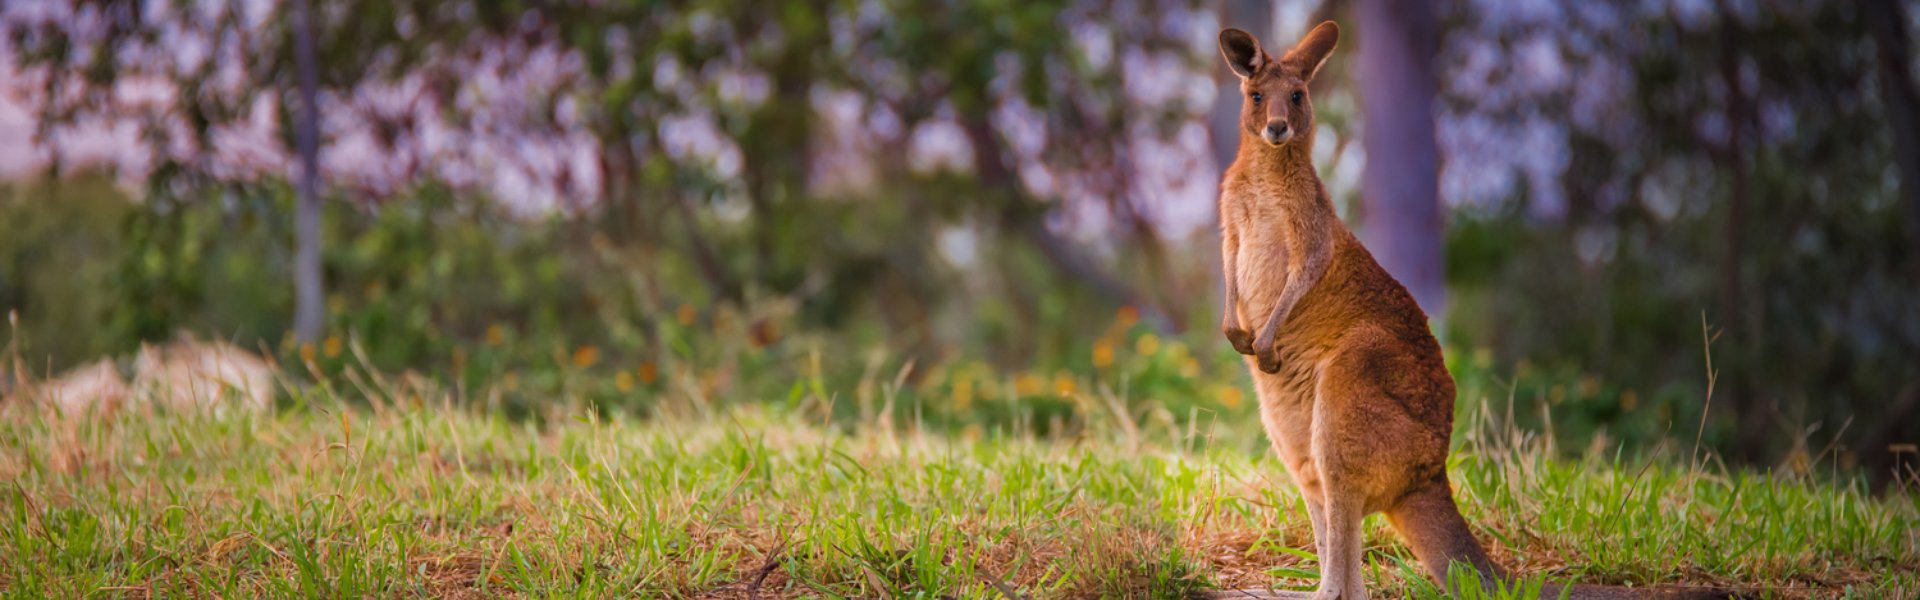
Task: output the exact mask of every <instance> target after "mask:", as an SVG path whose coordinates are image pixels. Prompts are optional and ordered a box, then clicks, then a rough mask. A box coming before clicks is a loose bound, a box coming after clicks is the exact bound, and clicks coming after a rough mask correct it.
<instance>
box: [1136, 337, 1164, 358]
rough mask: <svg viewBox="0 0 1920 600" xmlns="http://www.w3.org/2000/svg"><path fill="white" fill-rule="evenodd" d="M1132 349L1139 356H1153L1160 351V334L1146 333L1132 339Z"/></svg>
mask: <svg viewBox="0 0 1920 600" xmlns="http://www.w3.org/2000/svg"><path fill="white" fill-rule="evenodd" d="M1133 351H1134V352H1135V353H1137V354H1139V355H1141V356H1153V355H1154V353H1156V352H1159V351H1160V336H1157V335H1154V334H1151V333H1149V334H1146V335H1143V336H1140V339H1137V340H1134V341H1133Z"/></svg>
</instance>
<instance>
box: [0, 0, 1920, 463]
mask: <svg viewBox="0 0 1920 600" xmlns="http://www.w3.org/2000/svg"><path fill="white" fill-rule="evenodd" d="M3 6H4V7H3V8H0V30H3V31H4V32H5V37H4V39H3V40H0V312H9V313H11V314H13V315H15V318H16V321H14V324H13V325H11V326H10V328H9V329H8V330H7V333H6V335H7V336H8V337H7V338H6V339H7V340H8V342H7V344H8V347H9V348H10V349H11V351H12V353H13V355H14V356H13V357H12V358H11V364H9V365H7V366H6V370H7V372H8V373H7V374H8V375H9V376H7V377H4V378H0V379H4V382H0V392H4V391H6V390H9V389H14V390H17V389H22V388H24V386H25V385H26V383H25V382H27V381H31V380H36V379H52V378H57V377H59V376H60V374H61V373H63V372H68V371H70V370H72V369H76V368H80V367H83V366H86V365H98V364H101V363H96V362H95V361H100V360H102V359H104V360H106V361H108V362H106V363H104V364H105V365H106V366H107V367H110V368H111V370H113V371H116V372H120V373H128V372H131V371H133V370H135V369H137V368H138V366H137V365H136V364H135V362H136V361H134V360H133V359H132V358H131V357H132V356H133V355H134V353H135V352H136V351H137V350H138V349H139V348H141V347H142V344H160V343H166V342H169V341H170V340H179V339H188V338H194V339H200V340H222V341H225V342H229V343H232V344H235V345H237V346H239V347H242V348H247V349H252V350H255V351H257V352H258V353H260V354H262V355H265V356H267V357H269V358H270V359H271V360H274V361H277V362H278V363H279V364H280V365H281V366H282V367H283V368H284V369H285V370H286V372H288V373H292V374H293V375H292V377H293V379H294V380H295V381H296V382H308V383H313V384H318V385H332V383H329V382H337V381H355V380H357V379H358V378H363V377H379V376H381V374H385V375H387V376H403V377H409V378H414V379H418V380H421V381H427V382H432V384H433V385H440V386H444V387H445V389H448V390H451V393H452V395H453V396H454V397H457V398H460V399H461V400H462V401H463V402H470V403H472V404H474V405H476V406H484V407H487V408H489V409H494V410H500V411H504V412H507V413H510V414H515V415H522V416H527V417H531V418H544V417H545V416H547V415H550V414H551V413H550V412H549V410H548V409H549V407H552V406H561V405H564V406H570V407H578V406H591V407H594V408H595V409H597V410H606V411H625V412H630V413H633V414H639V415H647V414H657V413H661V412H673V411H685V412H694V413H707V412H711V411H715V410H717V408H718V407H724V406H728V405H734V404H773V405H788V406H789V407H790V408H793V409H795V410H803V411H817V412H818V413H820V414H821V415H822V416H823V417H825V418H831V419H840V420H843V421H849V422H851V421H854V420H857V419H864V420H872V419H883V420H886V422H889V423H897V424H899V425H898V426H902V427H926V428H939V429H951V430H953V431H955V432H960V433H963V434H966V435H996V434H1000V433H1004V432H1014V431H1021V432H1034V433H1040V434H1044V435H1056V436H1066V437H1071V436H1073V435H1076V432H1077V431H1081V430H1084V429H1085V428H1086V427H1089V426H1090V424H1091V423H1093V422H1095V421H1103V420H1104V421H1110V422H1118V423H1121V424H1123V427H1125V428H1129V429H1138V428H1143V427H1164V428H1168V429H1179V428H1189V429H1190V428H1193V427H1207V426H1212V424H1216V423H1244V422H1246V421H1247V420H1246V419H1245V417H1246V416H1247V415H1250V414H1251V412H1252V410H1253V407H1252V406H1251V404H1252V400H1251V398H1252V397H1251V392H1250V390H1249V389H1248V388H1247V387H1246V386H1247V383H1246V382H1247V378H1246V376H1245V374H1244V367H1243V366H1242V365H1241V364H1240V362H1239V361H1238V358H1237V356H1236V355H1234V354H1233V353H1232V351H1231V350H1230V349H1229V348H1228V347H1227V345H1226V344H1225V343H1224V341H1222V340H1221V338H1220V336H1219V333H1218V331H1217V324H1218V320H1219V315H1218V310H1219V308H1218V306H1219V305H1218V302H1219V267H1218V264H1217V263H1218V242H1217V238H1216V234H1215V223H1214V215H1213V210H1214V208H1213V206H1214V204H1213V203H1214V195H1215V193H1216V190H1217V185H1218V179H1219V174H1220V172H1221V169H1222V167H1223V166H1224V165H1225V164H1226V163H1227V162H1229V161H1230V160H1231V158H1232V156H1233V152H1234V148H1235V147H1236V145H1237V144H1238V137H1237V135H1238V134H1237V131H1236V130H1235V125H1234V115H1235V112H1236V111H1237V110H1238V107H1239V102H1240V99H1239V97H1238V93H1237V87H1236V85H1237V82H1235V81H1233V80H1232V78H1231V77H1230V76H1229V72H1228V71H1227V69H1225V68H1224V67H1223V65H1222V64H1221V61H1220V59H1219V58H1218V52H1217V50H1216V49H1215V39H1216V38H1215V36H1216V35H1217V33H1218V31H1219V29H1220V28H1222V27H1225V26H1234V27H1240V28H1243V29H1247V30H1249V31H1252V32H1254V33H1255V34H1256V35H1257V36H1259V37H1260V39H1261V40H1262V41H1263V42H1265V43H1266V45H1267V47H1268V48H1269V49H1270V50H1272V51H1276V52H1277V51H1278V50H1279V49H1283V48H1285V47H1287V46H1289V45H1291V43H1292V42H1293V41H1294V40H1295V39H1297V37H1298V36H1299V35H1301V34H1302V33H1303V32H1305V31H1306V29H1307V28H1308V27H1310V26H1311V25H1312V24H1313V23H1316V22H1318V21H1320V20H1324V19H1333V20H1337V21H1339V22H1340V24H1341V25H1342V32H1343V37H1342V39H1341V41H1340V48H1339V50H1337V51H1336V52H1335V54H1334V56H1333V59H1332V62H1331V63H1330V64H1329V66H1328V67H1327V68H1326V69H1324V70H1323V71H1322V73H1323V75H1322V76H1321V78H1320V79H1319V80H1317V81H1315V82H1314V84H1313V92H1312V93H1313V95H1314V98H1315V106H1316V111H1317V113H1318V116H1319V127H1320V131H1319V132H1318V136H1317V144H1318V145H1317V147H1316V148H1315V149H1314V156H1315V157H1316V162H1317V166H1318V168H1319V170H1320V173H1321V177H1322V178H1323V179H1324V180H1325V182H1326V184H1327V186H1328V189H1329V191H1330V192H1331V193H1332V195H1333V196H1334V202H1335V205H1336V207H1337V208H1338V209H1339V211H1340V212H1341V216H1342V217H1343V218H1344V219H1345V220H1346V221H1347V223H1348V224H1349V225H1350V226H1351V227H1353V228H1354V229H1355V230H1356V231H1357V232H1359V233H1360V234H1361V236H1362V238H1363V239H1364V240H1365V241H1366V242H1367V243H1368V245H1369V247H1370V248H1372V249H1373V251H1374V253H1375V254H1376V256H1377V257H1378V258H1379V259H1380V260H1381V262H1382V263H1383V264H1385V265H1386V266H1387V267H1388V268H1389V269H1390V270H1391V271H1392V272H1393V273H1394V274H1395V275H1396V276H1397V277H1398V278H1399V279H1401V281H1403V282H1404V283H1406V284H1407V285H1408V287H1409V288H1410V289H1411V290H1412V291H1413V292H1414V293H1415V295H1416V296H1417V297H1418V298H1419V300H1420V301H1421V303H1422V305H1423V306H1424V307H1425V308H1426V310H1427V311H1428V313H1429V314H1430V316H1431V317H1432V318H1433V319H1434V327H1435V329H1436V331H1437V332H1439V333H1440V334H1441V339H1442V342H1443V344H1445V345H1446V347H1447V348H1448V361H1449V365H1450V367H1451V368H1452V369H1453V370H1454V372H1455V374H1456V376H1457V377H1458V378H1459V379H1460V381H1461V384H1462V386H1461V390H1462V392H1461V410H1462V412H1463V414H1500V415H1504V417H1505V418H1507V419H1510V420H1512V421H1514V422H1517V423H1519V424H1522V425H1524V426H1526V427H1530V428H1533V429H1536V430H1542V431H1545V432H1547V433H1548V434H1549V435H1550V438H1551V439H1552V440H1554V443H1555V444H1557V445H1558V447H1560V448H1562V449H1563V451H1565V452H1569V453H1582V452H1604V453H1612V452H1614V451H1616V450H1619V451H1624V452H1626V453H1628V454H1637V453H1643V452H1651V451H1654V450H1655V449H1657V448H1661V447H1663V446H1664V445H1665V444H1668V443H1669V442H1673V443H1675V444H1678V445H1680V446H1682V447H1684V446H1685V445H1688V444H1691V443H1694V442H1695V440H1696V439H1698V440H1699V443H1700V444H1701V445H1702V446H1703V447H1705V448H1710V449H1713V450H1714V451H1716V452H1717V453H1718V455H1719V456H1722V457H1724V458H1725V459H1727V460H1728V461H1729V462H1732V463H1737V464H1747V465H1754V466H1758V467H1771V468H1782V469H1788V470H1800V471H1805V470H1808V469H1811V468H1815V467H1825V466H1829V465H1830V466H1833V467H1835V468H1838V469H1841V470H1844V471H1847V472H1857V473H1864V474H1866V475H1867V476H1869V477H1872V478H1874V479H1876V480H1879V481H1882V482H1884V481H1886V479H1887V477H1888V476H1889V475H1891V474H1892V473H1894V472H1895V469H1897V468H1901V467H1900V466H1899V465H1900V464H1901V461H1902V460H1905V461H1907V463H1908V464H1911V461H1912V458H1913V453H1914V450H1913V444H1914V443H1915V442H1916V441H1920V87H1916V85H1915V80H1916V77H1920V73H1916V71H1915V68H1914V62H1915V58H1916V46H1915V43H1914V42H1913V39H1912V38H1913V35H1914V32H1915V30H1916V23H1915V21H1914V15H1915V14H1916V12H1920V7H1916V6H1915V3H1913V2H1906V1H1901V0H1859V1H1851V0H1834V1H1827V2H1820V1H1807V0H1635V1H1619V2H1591V1H1565V2H1554V1H1549V0H1516V1H1496V0H1446V1H1438V2H1423V1H1417V0H1407V1H1399V0H1323V1H1318V2H1316V1H1311V0H1307V1H1300V2H1278V3H1266V2H1248V1H1239V0H1232V1H1225V2H1222V1H1218V0H1191V1H1188V0H1170V1H1157V2H1156V1H1131V2H1130V1H1118V0H1037V1H1018V2H1016V1H1012V0H931V1H929V0H857V1H849V0H781V1H772V0H768V1H762V2H744V1H737V0H736V1H729V0H698V1H657V0H656V1H647V0H574V1H550V2H534V1H525V0H444V1H442V0H9V1H7V2H6V3H5V4H4V5H3ZM340 385H343V386H344V385H345V384H344V383H343V384H340ZM295 387H296V388H298V387H299V385H296V386H295ZM294 395H296V396H297V395H298V394H297V393H296V394H294ZM1257 450H1258V447H1257V446H1256V447H1254V451H1257Z"/></svg>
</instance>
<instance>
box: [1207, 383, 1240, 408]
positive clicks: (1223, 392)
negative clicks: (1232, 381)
mask: <svg viewBox="0 0 1920 600" xmlns="http://www.w3.org/2000/svg"><path fill="white" fill-rule="evenodd" d="M1214 396H1215V397H1216V398H1217V399H1219V401H1220V405H1221V406H1225V407H1227V408H1240V402H1242V401H1243V400H1245V398H1244V397H1243V396H1244V394H1242V393H1241V391H1240V387H1239V386H1234V385H1222V386H1220V387H1219V389H1217V390H1215V391H1214Z"/></svg>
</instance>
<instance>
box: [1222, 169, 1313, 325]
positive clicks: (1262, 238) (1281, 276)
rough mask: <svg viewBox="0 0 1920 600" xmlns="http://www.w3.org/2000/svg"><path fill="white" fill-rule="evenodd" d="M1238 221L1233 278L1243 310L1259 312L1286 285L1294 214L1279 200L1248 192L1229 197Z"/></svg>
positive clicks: (1291, 257)
mask: <svg viewBox="0 0 1920 600" xmlns="http://www.w3.org/2000/svg"><path fill="white" fill-rule="evenodd" d="M1231 210H1232V212H1233V213H1234V218H1235V220H1236V223H1237V224H1238V237H1239V240H1238V246H1237V247H1236V248H1235V249H1234V257H1235V260H1234V263H1235V264H1234V269H1235V272H1234V273H1229V274H1227V275H1228V276H1230V277H1233V278H1234V283H1236V284H1237V285H1238V287H1239V292H1240V294H1241V298H1240V299H1241V301H1242V302H1243V303H1245V304H1246V306H1244V307H1243V310H1251V311H1255V312H1257V311H1260V310H1264V309H1263V308H1262V307H1269V306H1271V303H1272V302H1273V301H1274V300H1275V299H1277V298H1278V297H1279V294H1280V291H1281V290H1282V289H1284V288H1285V287H1286V276H1287V271H1288V269H1289V267H1290V265H1291V263H1292V261H1294V260H1297V259H1298V257H1295V256H1292V255H1291V253H1290V252H1289V246H1290V244H1289V243H1288V241H1289V237H1290V236H1292V235H1295V232H1294V231H1292V229H1293V227H1292V224H1293V223H1294V222H1295V219H1294V215H1291V214H1289V209H1288V208H1287V207H1286V206H1284V204H1283V203H1281V202H1278V201H1275V200H1274V199H1271V198H1267V199H1261V198H1258V197H1254V196H1252V195H1250V194H1248V195H1243V196H1241V197H1239V198H1235V199H1234V200H1233V208H1232V209H1231Z"/></svg>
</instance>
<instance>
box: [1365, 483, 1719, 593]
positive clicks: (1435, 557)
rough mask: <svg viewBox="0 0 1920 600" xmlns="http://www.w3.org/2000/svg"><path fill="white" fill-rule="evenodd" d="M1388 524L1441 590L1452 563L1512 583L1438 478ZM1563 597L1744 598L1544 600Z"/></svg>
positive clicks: (1598, 589)
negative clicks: (1470, 527)
mask: <svg viewBox="0 0 1920 600" xmlns="http://www.w3.org/2000/svg"><path fill="white" fill-rule="evenodd" d="M1387 522H1388V523H1391V524H1392V525H1393V529H1394V530H1395V531H1398V532H1400V537H1401V538H1404V539H1406V541H1407V545H1408V546H1410V547H1412V548H1413V555H1414V557H1416V558H1419V559H1420V565H1421V566H1423V567H1426V569H1427V574H1428V575H1431V576H1432V577H1433V578H1434V580H1435V581H1437V582H1439V583H1440V584H1441V585H1448V582H1449V579H1448V578H1447V572H1448V570H1449V569H1450V568H1451V567H1452V565H1453V564H1454V563H1464V564H1465V565H1467V566H1470V567H1473V569H1474V570H1475V571H1478V572H1479V573H1480V580H1481V581H1483V582H1486V583H1487V584H1489V585H1490V584H1492V583H1493V582H1497V581H1510V580H1511V579H1510V578H1509V576H1508V574H1507V571H1506V570H1505V569H1502V568H1500V565H1499V564H1497V563H1495V562H1493V559H1492V558H1490V557H1488V556H1487V550H1486V548H1483V547H1481V546H1480V542H1479V540H1476V539H1474V537H1473V531H1472V530H1471V529H1468V528H1467V520H1466V518H1465V517H1462V516H1460V508H1459V507H1458V506H1456V505H1454V503H1453V494H1452V488H1451V486H1449V485H1447V482H1446V480H1445V479H1439V480H1436V481H1434V482H1433V483H1430V484H1428V485H1427V486H1426V487H1423V488H1421V489H1420V490H1419V491H1416V492H1414V493H1412V494H1408V495H1407V496H1406V497H1405V498H1402V499H1401V500H1400V503H1399V504H1397V505H1395V506H1394V507H1393V508H1390V509H1387ZM1562 593H1565V596H1566V597H1567V598H1570V599H1572V600H1625V599H1629V598H1632V599H1653V598H1659V599H1666V600H1707V599H1714V600H1725V599H1727V598H1739V597H1741V595H1740V594H1738V593H1736V592H1730V591H1727V590H1721V589H1715V588H1707V587H1658V588H1630V587H1614V586H1600V585H1573V586H1559V585H1548V586H1546V587H1545V588H1544V589H1542V590H1541V593H1540V597H1541V598H1559V597H1561V595H1562Z"/></svg>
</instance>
